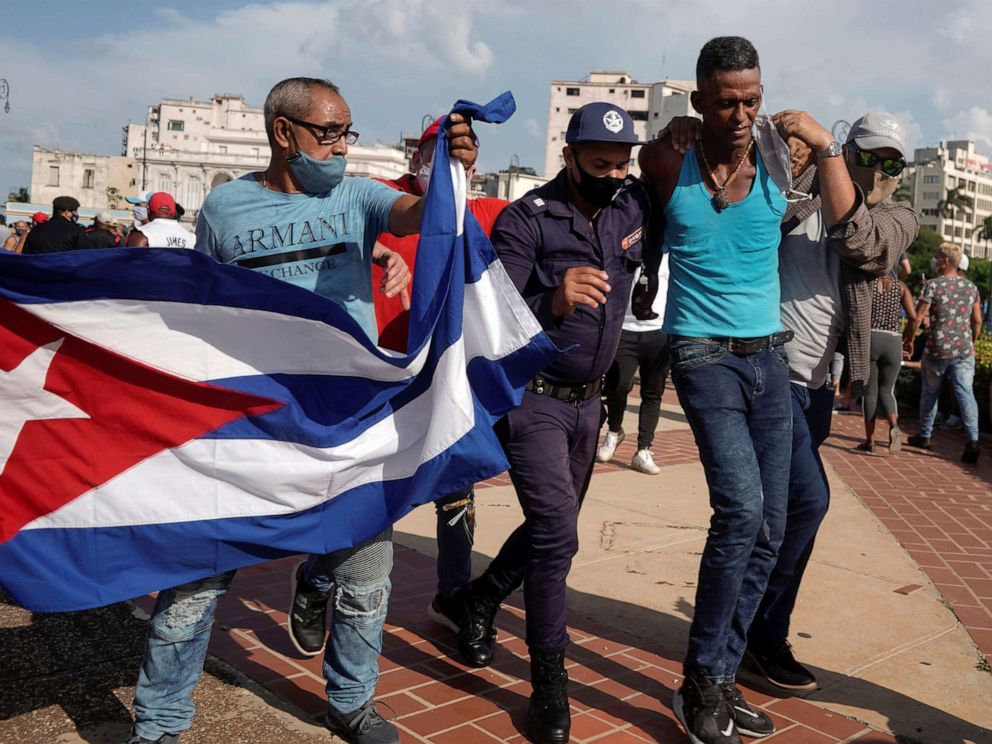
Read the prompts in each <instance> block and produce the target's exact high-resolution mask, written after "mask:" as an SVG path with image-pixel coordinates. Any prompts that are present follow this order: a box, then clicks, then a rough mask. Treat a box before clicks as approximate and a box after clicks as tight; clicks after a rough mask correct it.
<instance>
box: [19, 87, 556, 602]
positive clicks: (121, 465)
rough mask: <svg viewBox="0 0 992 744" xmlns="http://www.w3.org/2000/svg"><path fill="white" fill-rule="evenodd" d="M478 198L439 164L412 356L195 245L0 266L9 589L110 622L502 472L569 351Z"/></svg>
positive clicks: (458, 171)
mask: <svg viewBox="0 0 992 744" xmlns="http://www.w3.org/2000/svg"><path fill="white" fill-rule="evenodd" d="M513 108H514V105H513V99H512V96H510V95H509V94H504V96H502V97H500V98H498V99H496V100H495V101H493V102H491V103H490V104H488V105H487V106H478V105H475V104H471V103H467V102H459V104H457V110H460V111H464V112H465V113H467V114H470V115H472V116H473V117H475V118H477V119H480V120H482V121H494V122H499V121H503V120H505V119H506V118H507V117H508V116H509V115H510V114H512V112H513ZM447 161H448V156H447V141H446V140H445V139H444V137H443V136H441V137H440V138H439V139H438V146H437V158H436V162H438V163H444V162H447ZM465 194H466V184H465V174H464V170H463V169H462V167H461V165H460V164H455V163H453V164H452V165H451V167H450V168H448V169H445V168H435V170H434V173H433V180H432V183H431V186H430V189H429V192H428V197H427V204H426V211H425V216H424V222H423V228H422V230H423V232H422V239H421V243H420V250H419V251H418V258H417V265H416V272H415V276H416V278H415V281H414V285H413V293H412V294H413V298H412V299H413V309H414V311H413V314H412V317H411V322H410V332H409V333H410V335H409V344H408V347H407V348H408V349H409V350H410V351H409V353H407V354H400V353H397V352H391V351H388V350H383V349H380V348H378V347H377V346H375V345H374V344H373V343H372V342H371V341H370V340H369V339H368V338H367V337H366V336H365V335H364V333H363V332H362V331H361V330H360V328H359V326H358V325H357V324H356V323H355V322H354V321H353V320H352V319H351V318H350V317H349V316H348V315H347V313H345V311H344V310H343V309H342V308H341V307H340V306H338V305H337V304H336V303H334V302H332V301H330V300H327V299H325V298H323V297H320V296H318V295H316V294H314V293H312V292H309V291H307V290H304V289H301V288H298V287H294V286H291V285H289V284H286V283H283V282H280V281H278V280H276V279H271V278H269V277H266V276H263V275H261V274H257V273H254V272H251V271H248V270H245V269H240V268H237V267H234V266H225V265H222V264H219V263H216V262H214V261H213V260H212V259H210V258H208V257H206V256H203V255H201V254H199V253H195V252H193V251H187V250H177V249H171V250H170V249H148V250H142V249H109V250H100V251H73V252H68V253H56V254H46V255H37V256H18V255H14V254H3V255H0V586H2V587H3V588H4V589H6V590H7V591H8V592H10V594H11V595H13V597H14V599H15V600H16V601H17V602H19V603H20V604H21V605H23V606H24V607H26V608H28V609H30V610H34V611H46V612H51V611H69V610H79V609H85V608H90V607H96V606H101V605H105V604H109V603H112V602H117V601H121V600H124V599H128V598H131V597H135V596H139V595H142V594H145V593H148V592H151V591H155V590H160V589H164V588H167V587H171V586H175V585H177V584H181V583H183V582H186V581H190V580H193V579H197V578H202V577H205V576H209V575H212V574H214V573H217V572H220V571H226V570H229V569H233V568H240V567H243V566H247V565H250V564H254V563H259V562H262V561H266V560H269V559H272V558H276V557H279V556H284V555H287V554H293V553H326V552H331V551H334V550H338V549H341V548H345V547H349V546H353V545H356V544H358V543H360V542H362V541H364V540H366V539H368V538H370V537H372V536H373V535H375V534H378V533H379V532H381V531H382V530H383V529H385V528H386V527H388V526H389V525H391V524H392V523H393V522H395V521H396V520H397V519H399V518H400V517H401V516H403V515H404V514H405V513H406V512H408V511H409V510H410V509H412V508H413V507H415V506H417V505H419V504H422V503H426V502H428V501H431V500H433V499H434V498H437V497H438V496H441V495H443V494H447V493H450V492H452V491H454V490H456V489H459V488H463V487H467V486H469V485H471V484H472V483H475V482H477V481H479V480H482V479H485V478H488V477H490V476H492V475H495V474H496V473H498V472H501V471H502V470H504V469H505V467H506V462H505V460H504V457H503V454H502V450H501V449H500V447H499V444H498V442H497V441H496V439H495V436H494V434H493V432H492V428H491V426H492V423H493V422H494V421H495V420H496V419H497V418H498V417H500V416H501V415H502V414H503V413H505V412H506V411H507V410H509V409H510V408H512V407H513V406H515V405H517V404H518V403H519V401H520V396H521V394H522V389H523V386H524V385H525V384H526V382H527V380H528V379H530V378H531V377H532V376H533V375H534V374H536V373H537V372H539V371H540V370H541V369H542V368H544V367H545V366H546V365H547V364H548V363H549V362H550V361H551V360H552V359H553V358H554V355H555V354H556V353H557V351H556V350H555V349H554V347H553V345H552V344H551V343H550V342H549V341H548V339H547V338H546V337H545V336H544V334H543V333H542V332H541V328H540V326H539V324H538V323H537V321H536V320H535V318H534V317H533V315H532V314H531V313H530V311H529V310H528V308H527V306H526V305H525V303H524V302H523V300H522V299H521V298H520V296H519V294H518V293H517V292H516V290H515V288H514V287H513V285H512V283H511V282H510V280H509V278H508V277H507V275H506V273H505V271H504V270H503V268H502V265H501V264H500V263H499V261H498V260H496V256H495V253H494V251H493V248H492V246H491V245H490V244H489V242H488V239H487V238H486V236H485V235H484V234H483V232H482V230H481V228H479V226H478V223H476V222H475V221H474V218H472V216H471V214H466V213H465V208H464V207H465Z"/></svg>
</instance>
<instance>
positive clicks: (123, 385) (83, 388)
mask: <svg viewBox="0 0 992 744" xmlns="http://www.w3.org/2000/svg"><path fill="white" fill-rule="evenodd" d="M60 339H62V343H61V346H59V347H58V351H57V353H56V354H55V356H54V358H53V359H52V361H51V364H50V365H49V367H48V374H47V375H46V376H45V380H44V389H45V390H47V391H49V392H50V393H54V394H55V395H57V396H60V397H61V398H64V399H65V400H66V401H68V402H69V403H70V404H72V405H74V406H75V407H76V408H78V409H80V410H81V411H82V412H83V413H85V414H86V415H88V416H89V418H64V419H45V420H27V421H25V423H24V425H23V427H22V428H21V430H20V435H19V436H18V437H17V439H16V442H15V443H14V445H13V449H12V450H11V452H10V456H9V458H8V460H7V463H6V467H4V468H3V472H2V474H0V543H3V542H5V541H7V540H9V539H10V538H11V537H13V536H14V535H15V534H17V532H18V530H20V529H21V528H22V527H23V526H24V525H25V524H28V523H29V522H31V521H33V520H34V519H37V518H38V517H41V516H44V515H46V514H50V513H51V512H54V511H56V510H58V509H59V508H61V507H63V506H64V505H66V504H68V503H69V502H71V501H73V500H74V499H76V498H78V497H79V496H81V495H83V494H84V493H86V492H87V491H89V490H91V489H93V488H95V487H97V486H99V485H101V484H103V483H106V482H107V481H109V480H110V479H112V478H114V477H115V476H117V475H118V474H120V473H122V472H124V471H125V470H127V469H128V468H131V467H133V466H135V465H137V464H138V463H140V462H142V461H143V460H145V459H147V458H149V457H151V456H153V455H155V454H157V453H159V452H162V451H163V450H166V449H169V448H171V447H177V446H179V445H181V444H184V443H186V442H188V441H190V440H193V439H196V438H198V437H201V436H203V435H204V434H207V433H209V432H211V431H213V430H215V429H217V428H219V427H221V426H223V425H225V424H228V423H230V422H232V421H235V420H237V419H240V418H243V417H246V416H261V415H263V414H266V413H270V412H272V411H274V410H277V409H278V408H281V407H282V406H283V405H285V403H282V402H280V401H276V400H272V399H270V398H263V397H260V396H256V395H249V394H246V393H241V392H238V391H235V390H229V389H226V388H221V387H218V386H216V385H210V384H206V383H202V382H192V381H190V380H185V379H182V378H180V377H176V376H175V375H171V374H169V373H167V372H163V371H161V370H158V369H154V368H152V367H149V366H147V365H145V364H142V363H141V362H137V361H135V360H133V359H129V358H127V357H125V356H122V355H120V354H118V353H116V352H113V351H109V350H108V349H105V348H103V347H100V346H97V345H96V344H93V343H91V342H89V341H85V340H83V339H80V338H77V337H75V336H72V335H70V334H69V333H67V332H66V331H63V330H61V329H59V328H57V327H55V326H53V325H52V324H51V323H49V322H47V321H45V320H42V319H41V318H38V317H37V316H35V315H32V314H31V313H30V312H29V311H27V310H25V309H23V308H22V307H20V306H18V305H16V304H14V303H12V302H10V301H8V300H6V299H0V370H2V371H6V372H9V371H11V370H13V369H15V368H16V367H17V366H18V365H19V364H20V363H21V362H22V361H23V360H24V359H25V358H27V357H28V356H29V355H30V354H32V353H33V352H35V351H36V350H37V349H38V348H39V347H41V346H45V345H47V344H52V343H53V342H57V341H59V340H60ZM39 386H40V381H39ZM0 415H2V414H0Z"/></svg>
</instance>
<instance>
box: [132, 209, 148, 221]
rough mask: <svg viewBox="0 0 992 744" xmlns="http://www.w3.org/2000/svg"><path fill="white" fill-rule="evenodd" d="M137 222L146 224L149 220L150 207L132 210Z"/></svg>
mask: <svg viewBox="0 0 992 744" xmlns="http://www.w3.org/2000/svg"><path fill="white" fill-rule="evenodd" d="M131 214H132V215H134V220H135V222H145V221H146V220H147V219H148V207H135V208H134V209H132V210H131Z"/></svg>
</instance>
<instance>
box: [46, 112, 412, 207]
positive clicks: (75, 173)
mask: <svg viewBox="0 0 992 744" xmlns="http://www.w3.org/2000/svg"><path fill="white" fill-rule="evenodd" d="M121 150H122V152H121V154H120V156H113V155H89V154H83V153H68V152H63V151H58V150H46V149H44V148H40V147H37V146H36V147H35V148H34V157H33V163H32V174H31V201H32V202H33V203H48V204H51V200H52V199H54V198H55V197H56V196H60V195H63V194H65V195H69V196H74V197H76V198H77V199H79V201H80V203H81V204H82V205H83V206H84V207H93V208H95V209H106V208H111V207H116V206H119V203H115V201H114V199H113V198H112V197H116V196H118V195H119V196H120V197H121V198H122V197H124V196H129V195H132V194H136V193H138V192H141V191H145V190H152V191H167V192H168V193H170V194H172V195H173V196H174V197H175V199H176V201H177V202H178V203H179V204H182V205H183V207H184V208H185V209H186V212H187V215H188V218H194V217H195V216H196V214H197V212H198V211H199V209H200V207H201V206H202V204H203V200H204V199H205V198H206V195H207V194H208V193H209V192H210V190H211V189H213V188H216V187H217V186H219V185H220V184H222V183H226V182H227V181H232V180H234V179H235V178H239V177H241V176H243V175H244V174H246V173H250V172H253V171H259V170H264V169H265V168H266V166H267V165H268V163H269V155H270V150H269V144H268V139H267V137H266V134H265V122H264V117H263V113H262V109H261V108H256V107H253V106H249V105H248V104H247V102H246V101H245V99H244V98H243V97H241V96H240V95H227V94H223V95H216V96H214V97H213V98H212V99H211V100H209V101H196V100H194V99H193V98H192V97H190V98H187V99H172V98H163V99H162V100H161V101H160V102H159V103H158V104H157V105H154V106H149V107H148V111H147V114H146V117H145V122H144V123H139V124H133V123H132V124H128V125H126V126H125V127H124V128H123V138H122V142H121ZM407 167H408V160H407V158H406V156H405V155H404V152H403V149H402V147H392V146H388V145H381V144H376V145H372V146H362V145H351V146H349V148H348V170H347V173H348V175H350V176H365V177H370V178H397V177H398V176H400V175H402V174H403V173H405V172H406V171H407ZM110 188H112V189H115V191H108V189H110ZM121 200H122V199H121ZM124 206H127V205H126V204H125V205H124Z"/></svg>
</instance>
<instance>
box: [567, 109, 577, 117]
mask: <svg viewBox="0 0 992 744" xmlns="http://www.w3.org/2000/svg"><path fill="white" fill-rule="evenodd" d="M576 111H578V109H577V108H570V109H569V110H568V115H569V116H571V115H572V114H574V113H575V112H576Z"/></svg>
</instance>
